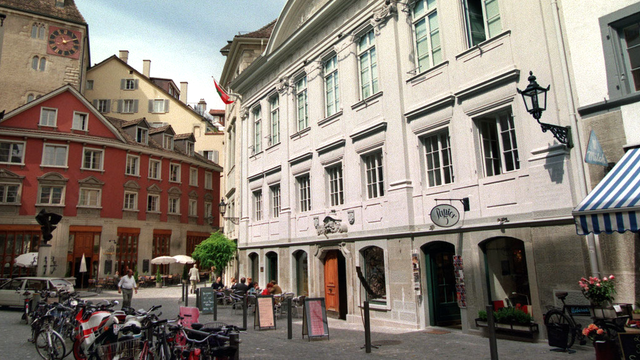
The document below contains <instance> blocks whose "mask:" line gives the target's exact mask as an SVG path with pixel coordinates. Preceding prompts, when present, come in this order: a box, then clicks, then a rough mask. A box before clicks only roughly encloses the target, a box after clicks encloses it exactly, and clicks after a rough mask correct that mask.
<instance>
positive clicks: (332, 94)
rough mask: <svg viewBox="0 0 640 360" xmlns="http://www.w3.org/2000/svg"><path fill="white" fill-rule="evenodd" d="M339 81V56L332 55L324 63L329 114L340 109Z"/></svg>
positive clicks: (325, 92)
mask: <svg viewBox="0 0 640 360" xmlns="http://www.w3.org/2000/svg"><path fill="white" fill-rule="evenodd" d="M339 85H340V84H339V81H338V57H337V56H336V55H334V56H332V57H331V58H330V59H329V60H327V61H325V63H324V98H325V99H324V100H325V106H326V112H327V114H326V115H327V116H331V115H333V114H335V113H337V112H338V111H339V110H340V87H339Z"/></svg>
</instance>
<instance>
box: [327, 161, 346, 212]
mask: <svg viewBox="0 0 640 360" xmlns="http://www.w3.org/2000/svg"><path fill="white" fill-rule="evenodd" d="M327 178H328V181H329V203H330V204H331V206H337V205H342V204H344V188H343V184H342V164H338V165H334V166H330V167H328V168H327Z"/></svg>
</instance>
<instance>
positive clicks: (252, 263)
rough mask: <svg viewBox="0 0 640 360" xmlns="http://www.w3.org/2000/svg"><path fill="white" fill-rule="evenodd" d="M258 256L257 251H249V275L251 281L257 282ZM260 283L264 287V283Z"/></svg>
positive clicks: (258, 273)
mask: <svg viewBox="0 0 640 360" xmlns="http://www.w3.org/2000/svg"><path fill="white" fill-rule="evenodd" d="M259 261H260V257H259V256H258V254H257V253H254V252H253V253H251V254H249V276H251V279H253V281H255V282H259V281H260V278H259V276H260V262H259ZM260 285H262V287H263V288H264V287H265V285H266V284H260Z"/></svg>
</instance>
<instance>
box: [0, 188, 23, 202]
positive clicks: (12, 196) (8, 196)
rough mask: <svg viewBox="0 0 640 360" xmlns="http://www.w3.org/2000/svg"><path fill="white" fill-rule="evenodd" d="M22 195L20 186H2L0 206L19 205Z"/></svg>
mask: <svg viewBox="0 0 640 360" xmlns="http://www.w3.org/2000/svg"><path fill="white" fill-rule="evenodd" d="M19 194H20V185H18V184H0V204H3V205H4V204H17V203H18V199H19V198H20V197H19Z"/></svg>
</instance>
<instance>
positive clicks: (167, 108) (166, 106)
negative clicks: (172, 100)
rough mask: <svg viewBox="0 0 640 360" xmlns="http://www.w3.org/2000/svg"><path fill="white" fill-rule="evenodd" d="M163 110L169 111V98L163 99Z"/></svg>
mask: <svg viewBox="0 0 640 360" xmlns="http://www.w3.org/2000/svg"><path fill="white" fill-rule="evenodd" d="M164 112H166V113H168V112H169V100H165V101H164Z"/></svg>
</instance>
